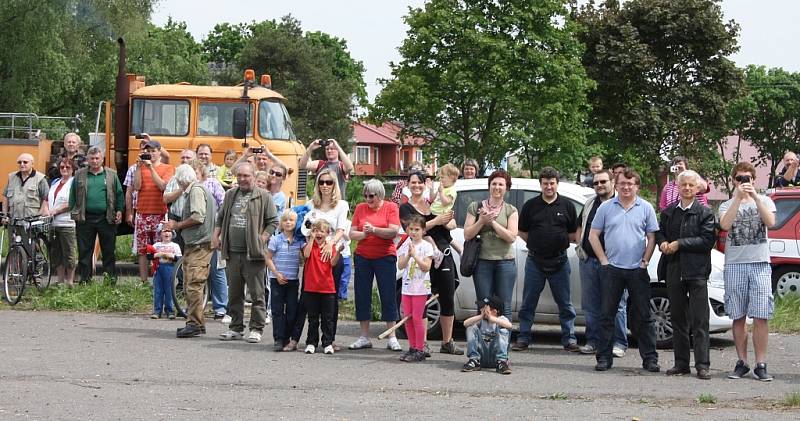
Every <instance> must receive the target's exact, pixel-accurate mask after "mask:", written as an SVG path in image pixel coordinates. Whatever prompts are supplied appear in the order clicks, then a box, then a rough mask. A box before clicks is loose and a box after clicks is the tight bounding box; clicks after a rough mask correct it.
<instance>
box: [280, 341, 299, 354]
mask: <svg viewBox="0 0 800 421" xmlns="http://www.w3.org/2000/svg"><path fill="white" fill-rule="evenodd" d="M291 351H297V341H295V340H294V339H292V340H290V341H289V343H288V344H286V346H285V347H283V352H291Z"/></svg>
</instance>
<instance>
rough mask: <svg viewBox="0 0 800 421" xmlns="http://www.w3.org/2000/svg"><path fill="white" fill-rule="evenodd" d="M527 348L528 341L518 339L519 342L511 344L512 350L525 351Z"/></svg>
mask: <svg viewBox="0 0 800 421" xmlns="http://www.w3.org/2000/svg"><path fill="white" fill-rule="evenodd" d="M526 349H528V343H527V342H520V341H517V342H514V345H511V350H512V351H524V350H526Z"/></svg>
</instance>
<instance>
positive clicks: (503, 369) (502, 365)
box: [495, 360, 511, 374]
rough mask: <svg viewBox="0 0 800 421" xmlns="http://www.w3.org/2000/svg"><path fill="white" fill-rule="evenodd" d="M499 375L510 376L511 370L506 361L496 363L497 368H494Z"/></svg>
mask: <svg viewBox="0 0 800 421" xmlns="http://www.w3.org/2000/svg"><path fill="white" fill-rule="evenodd" d="M495 371H497V372H498V373H500V374H511V369H510V368H509V367H508V361H503V360H500V361H498V362H497V368H495Z"/></svg>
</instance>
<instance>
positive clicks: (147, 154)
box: [139, 152, 153, 161]
mask: <svg viewBox="0 0 800 421" xmlns="http://www.w3.org/2000/svg"><path fill="white" fill-rule="evenodd" d="M139 159H141V160H142V161H149V160H151V159H153V154H151V153H150V152H144V153H141V154H139Z"/></svg>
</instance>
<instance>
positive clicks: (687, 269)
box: [656, 200, 716, 279]
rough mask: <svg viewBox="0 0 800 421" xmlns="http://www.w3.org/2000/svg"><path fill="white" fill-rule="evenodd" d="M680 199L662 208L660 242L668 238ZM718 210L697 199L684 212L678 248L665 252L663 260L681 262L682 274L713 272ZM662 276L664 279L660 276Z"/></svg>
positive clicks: (701, 276) (692, 275)
mask: <svg viewBox="0 0 800 421" xmlns="http://www.w3.org/2000/svg"><path fill="white" fill-rule="evenodd" d="M678 204H680V201H679V202H677V203H674V204H672V205H670V206H668V207H667V208H666V209H664V210H663V211H661V217H660V218H659V219H660V221H659V230H658V232H656V244H657V245H660V244H661V243H663V242H664V241H668V240H667V229H668V227H669V224H670V220H671V218H672V217H673V214H674V213H675V209H676V208H677V207H678ZM715 241H716V239H715V238H714V214H713V213H712V212H711V209H709V208H707V207H705V206H704V205H703V204H702V203H700V202H698V201H697V200H695V201H694V203H692V206H691V207H690V208H689V209H688V210H687V211H686V212H684V213H683V221H681V233H680V237H679V238H678V245H679V247H678V252H677V253H676V254H674V255H671V256H667V255H663V254H662V256H661V257H662V258H661V261H660V262H659V268H660V267H661V265H662V264H678V263H679V264H680V266H681V278H683V279H708V275H709V274H710V273H711V249H712V248H714V242H715ZM659 279H664V278H663V277H661V276H659Z"/></svg>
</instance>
